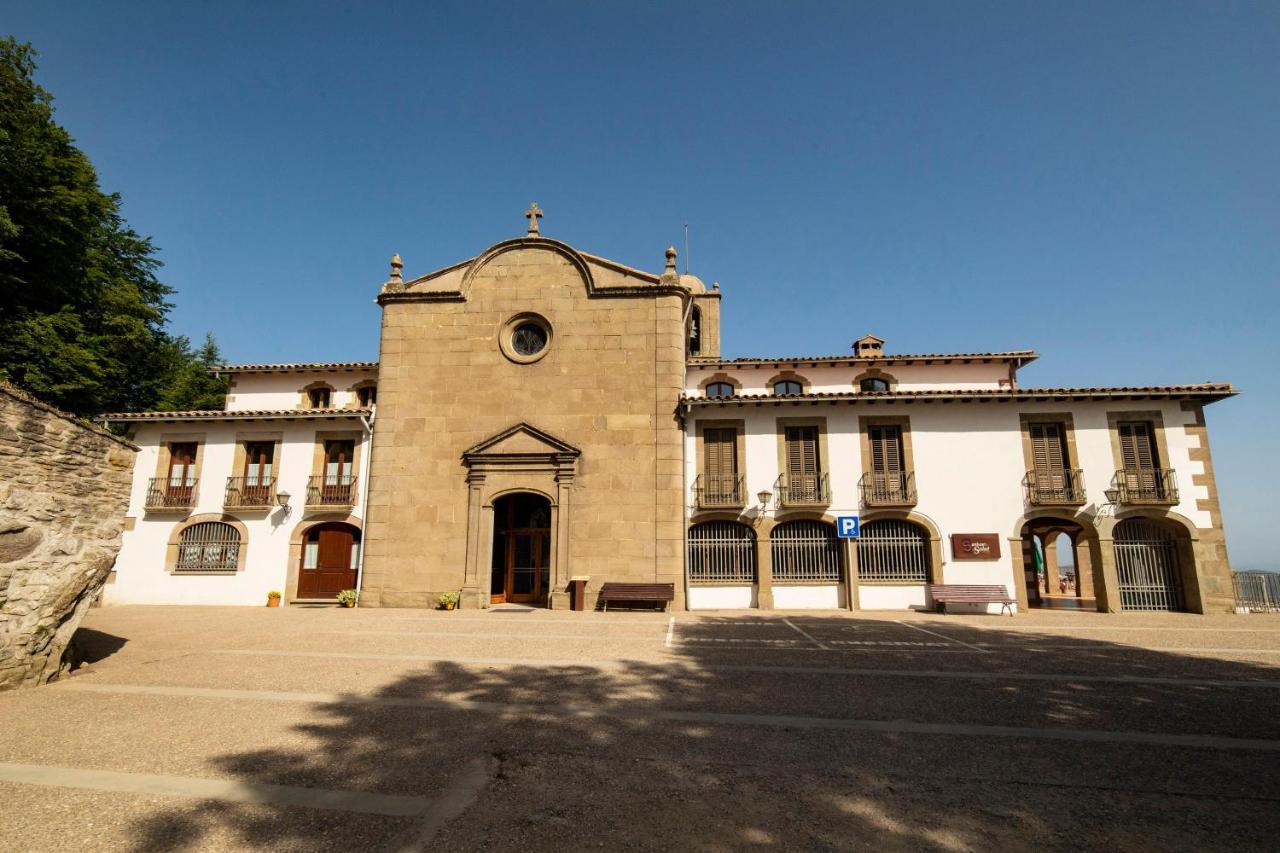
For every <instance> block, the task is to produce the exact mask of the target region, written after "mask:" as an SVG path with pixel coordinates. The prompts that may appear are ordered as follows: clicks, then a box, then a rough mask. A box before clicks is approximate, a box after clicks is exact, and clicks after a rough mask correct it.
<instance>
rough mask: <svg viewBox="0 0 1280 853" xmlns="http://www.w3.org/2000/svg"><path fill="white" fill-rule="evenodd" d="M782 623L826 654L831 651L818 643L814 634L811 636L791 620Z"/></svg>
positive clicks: (784, 620)
mask: <svg viewBox="0 0 1280 853" xmlns="http://www.w3.org/2000/svg"><path fill="white" fill-rule="evenodd" d="M782 621H783V622H784V623H786V625H787V626H788V627H790V628H791V629H792V630H794V631H796V632H797V633H799V634H800V636H802V637H804V638H805V639H806V640H808V641H809V642H811V643H813V644H814V645H815V646H817V647H818V648H820V649H822V650H823V651H824V652H826V651H830V649H829V648H827V647H826V646H824V645H823V644H822V643H820V642H818V640H817V639H816V638H815V637H814V636H813V635H812V634H810V633H809V632H808V631H806V630H804V629H803V628H801V627H800V626H799V625H797V624H796V623H794V622H792V621H791V620H790V619H783V620H782Z"/></svg>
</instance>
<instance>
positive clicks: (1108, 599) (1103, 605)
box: [1093, 536, 1120, 613]
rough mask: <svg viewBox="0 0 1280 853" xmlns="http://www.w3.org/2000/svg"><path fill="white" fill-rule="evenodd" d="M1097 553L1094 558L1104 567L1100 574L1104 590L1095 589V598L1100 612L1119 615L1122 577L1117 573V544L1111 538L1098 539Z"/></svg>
mask: <svg viewBox="0 0 1280 853" xmlns="http://www.w3.org/2000/svg"><path fill="white" fill-rule="evenodd" d="M1097 549H1098V550H1097V553H1095V554H1094V555H1093V556H1094V557H1096V558H1097V559H1098V565H1099V566H1101V567H1102V571H1101V572H1100V574H1101V575H1102V588H1101V589H1098V588H1096V587H1095V589H1094V597H1095V598H1096V599H1097V601H1098V610H1100V611H1101V612H1103V613H1119V612H1120V575H1119V573H1118V572H1117V571H1116V549H1115V542H1114V541H1113V540H1112V539H1111V537H1109V536H1108V537H1105V538H1104V537H1101V536H1099V537H1098V542H1097Z"/></svg>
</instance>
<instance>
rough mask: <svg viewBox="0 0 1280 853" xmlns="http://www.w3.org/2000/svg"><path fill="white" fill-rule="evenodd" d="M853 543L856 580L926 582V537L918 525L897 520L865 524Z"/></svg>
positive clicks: (927, 569) (927, 577) (927, 567)
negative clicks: (856, 552)
mask: <svg viewBox="0 0 1280 853" xmlns="http://www.w3.org/2000/svg"><path fill="white" fill-rule="evenodd" d="M857 542H858V579H859V580H868V581H905V582H908V583H925V582H926V581H928V580H929V575H930V565H929V564H930V562H931V556H930V549H929V534H928V533H927V532H926V531H925V529H924V528H923V527H921V526H920V525H918V524H913V523H911V522H910V521H900V520H897V519H884V520H880V521H867V522H864V523H863V525H862V530H861V531H859V533H858V539H857Z"/></svg>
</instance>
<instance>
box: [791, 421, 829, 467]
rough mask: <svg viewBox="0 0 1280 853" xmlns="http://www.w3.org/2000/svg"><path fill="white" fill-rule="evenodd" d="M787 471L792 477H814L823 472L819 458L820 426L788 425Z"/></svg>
mask: <svg viewBox="0 0 1280 853" xmlns="http://www.w3.org/2000/svg"><path fill="white" fill-rule="evenodd" d="M786 435H787V473H788V474H790V475H791V476H792V477H799V476H808V477H813V476H816V475H817V474H819V473H820V472H821V467H820V465H819V460H818V428H817V427H815V426H789V427H787V432H786Z"/></svg>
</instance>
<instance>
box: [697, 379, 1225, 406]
mask: <svg viewBox="0 0 1280 853" xmlns="http://www.w3.org/2000/svg"><path fill="white" fill-rule="evenodd" d="M1238 393H1239V392H1238V391H1237V390H1236V389H1235V388H1234V387H1232V385H1231V383H1229V382H1206V383H1201V384H1198V385H1142V386H1125V387H1118V388H1018V389H1015V390H1010V389H1007V388H999V389H994V388H992V389H985V388H974V389H958V390H957V389H951V390H922V391H882V392H871V391H858V392H854V391H827V392H814V393H809V394H738V395H735V396H732V397H702V396H691V395H688V394H685V395H682V396H681V397H680V402H681V403H687V404H697V405H704V406H705V405H712V406H714V405H723V404H726V403H767V402H794V403H803V402H808V401H812V402H818V401H822V402H839V401H848V402H862V403H875V402H886V403H892V402H897V401H906V402H913V401H916V400H923V401H926V402H931V401H934V400H941V401H944V402H946V401H961V402H973V401H978V402H987V401H995V402H1033V401H1036V400H1093V399H1108V398H1111V399H1126V398H1153V397H1165V398H1198V399H1205V400H1210V401H1212V400H1223V399H1226V398H1227V397H1234V396H1235V395H1236V394H1238Z"/></svg>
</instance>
